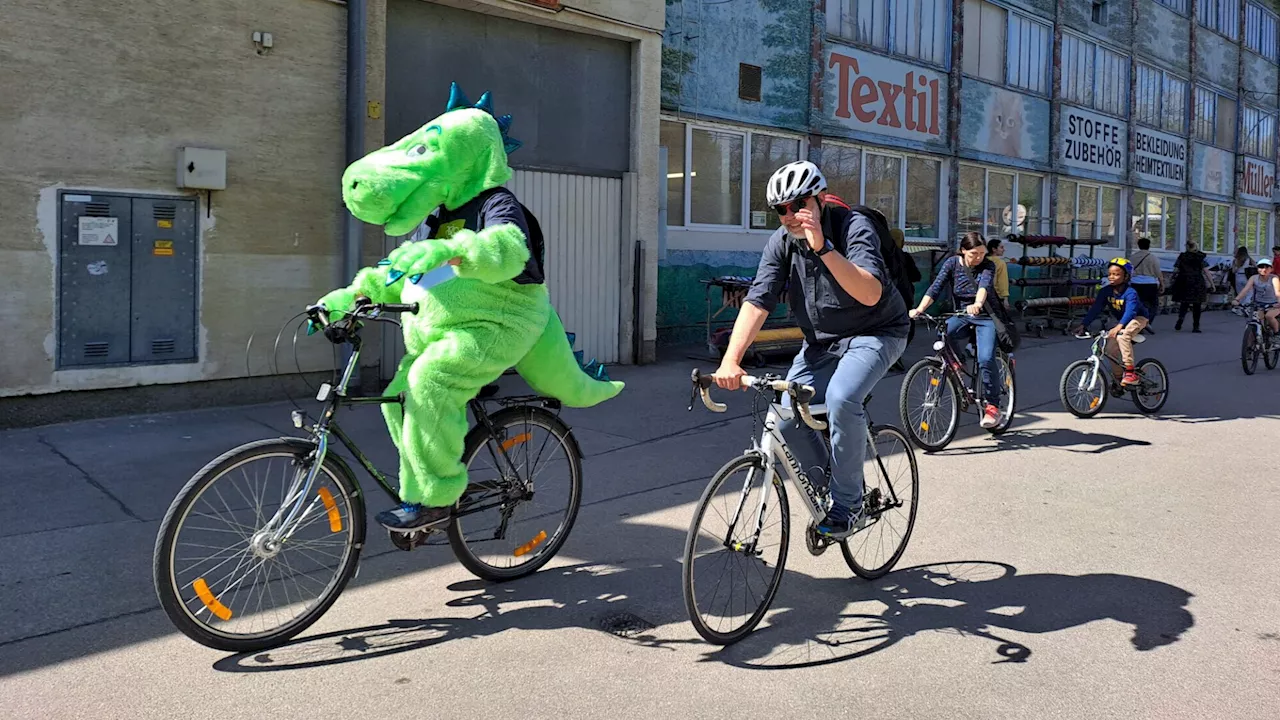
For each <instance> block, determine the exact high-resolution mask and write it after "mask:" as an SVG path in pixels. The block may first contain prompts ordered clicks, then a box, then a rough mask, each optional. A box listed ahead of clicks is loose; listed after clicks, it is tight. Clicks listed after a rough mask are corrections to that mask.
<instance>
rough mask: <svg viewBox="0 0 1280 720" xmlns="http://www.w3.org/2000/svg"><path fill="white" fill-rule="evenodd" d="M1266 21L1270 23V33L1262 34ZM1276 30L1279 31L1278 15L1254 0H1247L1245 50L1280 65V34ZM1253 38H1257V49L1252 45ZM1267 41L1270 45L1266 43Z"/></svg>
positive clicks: (1279, 20)
mask: <svg viewBox="0 0 1280 720" xmlns="http://www.w3.org/2000/svg"><path fill="white" fill-rule="evenodd" d="M1251 20H1252V22H1250V21H1251ZM1267 21H1270V26H1271V32H1270V33H1266V32H1264V30H1266V28H1267V24H1268V23H1267ZM1259 25H1260V26H1259ZM1278 30H1280V15H1277V14H1276V13H1275V12H1273V11H1271V10H1269V9H1268V8H1265V7H1263V6H1262V5H1260V4H1258V3H1256V2H1254V0H1248V2H1247V3H1246V4H1245V7H1244V46H1245V48H1246V49H1248V50H1251V51H1252V52H1254V53H1256V54H1257V55H1259V56H1261V57H1262V58H1264V59H1266V60H1269V61H1271V62H1273V63H1277V64H1280V32H1278ZM1254 36H1256V37H1257V45H1258V46H1257V47H1255V45H1254V43H1253V40H1254ZM1268 40H1270V43H1268V42H1267V41H1268Z"/></svg>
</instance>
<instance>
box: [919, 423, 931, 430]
mask: <svg viewBox="0 0 1280 720" xmlns="http://www.w3.org/2000/svg"><path fill="white" fill-rule="evenodd" d="M920 429H921V430H923V431H925V432H929V423H927V422H922V423H920Z"/></svg>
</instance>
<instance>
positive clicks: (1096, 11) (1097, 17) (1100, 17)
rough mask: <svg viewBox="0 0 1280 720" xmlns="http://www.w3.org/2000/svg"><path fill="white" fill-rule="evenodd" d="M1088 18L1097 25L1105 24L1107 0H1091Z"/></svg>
mask: <svg viewBox="0 0 1280 720" xmlns="http://www.w3.org/2000/svg"><path fill="white" fill-rule="evenodd" d="M1089 19H1090V20H1092V21H1093V22H1094V23H1096V24H1098V25H1106V24H1107V0H1093V7H1092V8H1091V9H1090V13H1089Z"/></svg>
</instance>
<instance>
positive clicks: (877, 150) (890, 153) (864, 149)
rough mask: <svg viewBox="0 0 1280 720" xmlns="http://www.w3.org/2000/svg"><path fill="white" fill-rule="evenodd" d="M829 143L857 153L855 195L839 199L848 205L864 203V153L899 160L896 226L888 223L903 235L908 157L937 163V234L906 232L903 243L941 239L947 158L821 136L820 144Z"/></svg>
mask: <svg viewBox="0 0 1280 720" xmlns="http://www.w3.org/2000/svg"><path fill="white" fill-rule="evenodd" d="M828 146H831V147H838V148H842V149H844V150H856V151H857V152H858V197H857V198H852V199H851V198H846V197H842V198H841V199H842V200H844V201H845V202H847V203H849V204H850V205H865V204H866V198H867V155H868V154H872V155H880V156H883V157H890V158H895V159H897V160H899V161H900V163H901V164H900V166H899V170H898V222H897V224H896V225H894V224H893V223H890V227H891V228H892V227H897V228H899V229H901V230H903V234H904V235H905V234H906V228H905V225H906V222H907V164H908V163H909V162H910V160H911V158H916V159H919V160H927V161H929V162H932V163H935V164H937V166H938V180H937V198H936V199H937V206H938V211H937V212H938V216H937V217H936V218H935V221H936V224H937V227H938V237H924V236H917V235H906V244H907V245H911V244H912V242H913V241H914V242H916V243H929V244H932V243H938V242H941V241H942V235H944V234H945V233H944V229H945V227H946V222H947V218H946V212H947V211H946V207H947V196H946V175H945V174H944V173H945V171H946V169H947V158H945V157H939V156H936V155H926V154H925V153H916V152H907V151H903V150H897V149H892V148H885V147H879V146H875V145H862V144H858V143H856V142H850V141H848V140H831V139H828V138H823V141H822V147H823V149H824V151H825V149H826V148H827V147H828Z"/></svg>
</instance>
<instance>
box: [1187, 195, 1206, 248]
mask: <svg viewBox="0 0 1280 720" xmlns="http://www.w3.org/2000/svg"><path fill="white" fill-rule="evenodd" d="M1203 239H1204V203H1202V202H1200V201H1199V200H1192V201H1191V207H1190V211H1189V212H1188V213H1187V249H1190V248H1191V243H1195V244H1196V245H1197V246H1200V245H1202V244H1203V243H1202V240H1203Z"/></svg>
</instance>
